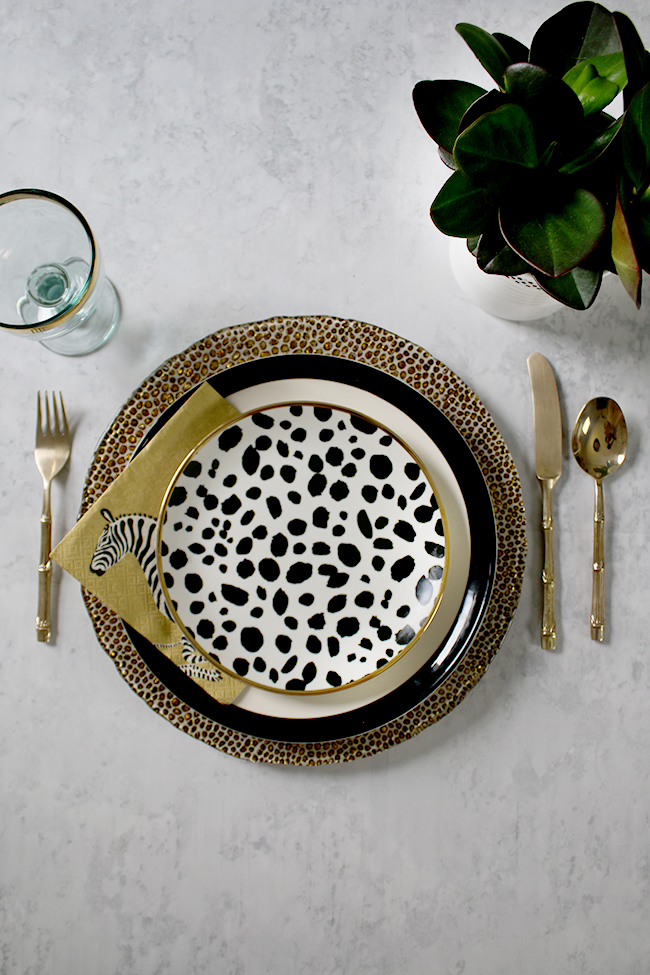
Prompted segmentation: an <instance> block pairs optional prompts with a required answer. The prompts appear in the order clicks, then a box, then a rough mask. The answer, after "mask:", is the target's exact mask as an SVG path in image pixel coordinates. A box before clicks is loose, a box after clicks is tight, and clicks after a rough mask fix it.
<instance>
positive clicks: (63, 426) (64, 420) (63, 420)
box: [59, 393, 70, 437]
mask: <svg viewBox="0 0 650 975" xmlns="http://www.w3.org/2000/svg"><path fill="white" fill-rule="evenodd" d="M59 399H60V401H61V430H62V432H63V433H64V434H65V435H66V437H67V436H68V434H69V433H70V429H69V427H68V418H67V416H66V413H65V404H64V402H63V396H62V394H61V393H59Z"/></svg>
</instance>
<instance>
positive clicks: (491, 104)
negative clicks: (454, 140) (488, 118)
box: [458, 88, 508, 135]
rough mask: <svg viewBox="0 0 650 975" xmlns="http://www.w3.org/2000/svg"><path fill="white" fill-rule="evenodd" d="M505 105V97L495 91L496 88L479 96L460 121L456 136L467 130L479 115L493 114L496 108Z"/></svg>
mask: <svg viewBox="0 0 650 975" xmlns="http://www.w3.org/2000/svg"><path fill="white" fill-rule="evenodd" d="M507 104H508V99H507V98H506V96H505V95H504V94H503V92H502V91H497V89H496V88H493V89H492V91H488V92H486V93H485V95H481V97H480V98H477V99H476V101H475V102H472V104H471V105H470V106H469V108H468V109H467V111H466V112H465V114H464V115H463V117H462V119H461V120H460V125H459V126H458V134H459V135H460V133H461V132H464V131H465V129H468V128H469V127H470V125H471V124H472V122H475V121H476V120H477V118H480V117H481V115H487V113H488V112H494V111H495V110H496V109H497V108H501V106H502V105H507Z"/></svg>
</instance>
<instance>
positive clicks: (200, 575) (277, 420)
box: [158, 403, 449, 694]
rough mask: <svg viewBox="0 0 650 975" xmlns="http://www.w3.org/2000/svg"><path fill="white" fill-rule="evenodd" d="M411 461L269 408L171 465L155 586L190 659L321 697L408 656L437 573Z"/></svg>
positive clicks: (364, 427)
mask: <svg viewBox="0 0 650 975" xmlns="http://www.w3.org/2000/svg"><path fill="white" fill-rule="evenodd" d="M448 550H449V533H448V530H447V524H446V517H445V512H444V509H443V506H442V503H441V498H440V495H439V493H438V492H437V490H436V487H435V485H434V483H433V481H432V480H431V477H430V474H429V473H428V472H427V470H426V468H425V466H424V465H423V463H422V462H421V461H420V460H419V459H418V457H417V456H416V455H415V454H414V453H413V451H412V450H411V449H410V448H409V447H408V446H407V445H406V444H405V443H404V442H403V441H402V440H400V439H399V437H397V436H396V435H395V434H394V433H392V432H391V431H390V430H388V429H387V428H386V427H385V426H383V425H382V424H381V423H379V422H377V421H376V420H374V419H370V418H368V417H367V416H363V415H360V414H359V413H356V412H354V411H351V410H350V409H348V408H344V407H339V406H332V405H331V404H329V405H328V404H319V403H283V404H275V405H271V406H267V407H265V408H264V409H262V410H255V411H251V412H249V413H247V414H244V415H242V416H241V417H240V418H238V419H237V420H236V421H235V422H234V423H232V424H230V425H228V426H227V427H223V428H220V429H219V430H217V431H214V432H213V433H212V434H210V436H209V437H208V438H206V439H205V440H204V441H203V442H202V443H201V444H199V445H197V446H196V447H195V448H194V449H193V450H192V452H191V454H190V455H189V456H188V457H187V458H186V460H185V461H184V462H183V465H182V466H181V469H180V470H179V471H178V473H177V475H176V477H175V478H174V479H173V481H172V483H171V484H170V487H169V489H168V491H167V493H166V496H165V499H164V502H163V506H162V509H161V516H160V519H159V528H158V560H159V574H160V578H161V580H162V583H163V591H164V595H165V598H166V601H167V604H168V606H169V608H170V610H171V612H172V615H173V616H174V618H175V619H176V621H177V622H178V624H179V625H180V627H181V629H182V630H183V631H184V633H185V634H186V636H187V637H188V639H189V640H190V641H191V642H192V643H193V644H194V646H196V648H197V649H198V650H200V651H201V652H202V653H204V654H206V655H207V656H208V657H209V658H210V659H212V660H213V661H215V662H216V663H217V664H218V665H219V667H220V668H221V669H223V670H224V671H225V672H227V673H230V674H232V675H233V676H234V677H237V678H238V679H240V680H243V681H244V682H245V683H248V684H252V685H254V686H256V687H258V688H262V689H264V690H267V691H268V690H270V691H280V692H284V693H289V694H323V693H327V692H330V693H331V692H334V691H340V690H344V689H345V688H347V687H352V686H355V685H357V684H359V683H360V682H363V681H367V680H368V679H369V678H371V677H374V676H376V675H378V674H379V673H381V672H382V671H384V670H385V669H386V668H388V667H390V666H391V665H392V664H394V663H395V662H396V661H397V660H399V659H400V658H401V657H403V655H404V654H405V653H406V652H407V651H408V650H409V649H410V647H412V646H413V644H414V643H415V642H416V641H417V640H418V639H419V637H420V636H421V635H422V634H423V632H424V631H425V630H426V629H427V627H428V626H429V624H430V623H431V621H432V619H433V616H434V614H435V613H436V610H437V608H438V606H439V604H440V600H441V596H442V593H443V590H444V585H445V581H446V576H447V569H448V564H449V553H448Z"/></svg>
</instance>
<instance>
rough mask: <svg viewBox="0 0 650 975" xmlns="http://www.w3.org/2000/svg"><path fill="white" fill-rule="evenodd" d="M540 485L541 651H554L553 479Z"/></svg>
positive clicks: (548, 478) (549, 478) (541, 481)
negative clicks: (542, 545) (542, 544)
mask: <svg viewBox="0 0 650 975" xmlns="http://www.w3.org/2000/svg"><path fill="white" fill-rule="evenodd" d="M539 481H540V484H541V485H542V529H543V532H544V565H543V567H542V584H543V589H542V637H541V646H542V650H554V649H555V560H554V558H553V485H554V484H555V478H551V477H541V478H539Z"/></svg>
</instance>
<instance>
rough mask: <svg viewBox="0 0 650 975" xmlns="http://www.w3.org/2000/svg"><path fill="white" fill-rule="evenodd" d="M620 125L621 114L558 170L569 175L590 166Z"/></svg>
mask: <svg viewBox="0 0 650 975" xmlns="http://www.w3.org/2000/svg"><path fill="white" fill-rule="evenodd" d="M622 125H623V116H621V118H619V119H616V121H615V122H612V124H611V125H610V126H609V127H608V128H607V129H605V131H604V132H601V133H600V134H599V135H597V136H596V138H595V139H594V140H593V142H592V143H591V144H590V145H588V146H587V148H586V149H583V150H582V152H580V153H579V154H578V155H577V156H575V158H574V159H570V160H569V162H567V163H565V164H564V165H563V166H561V167H560V170H559V172H561V173H566V174H567V175H570V174H571V173H579V172H580V170H581V169H585V167H587V166H590V165H591V164H592V163H593V162H595V161H596V159H598V157H599V156H601V155H602V154H603V152H604V151H605V149H606V148H607V146H608V145H609V144H610V142H611V141H612V139H614V137H615V136H616V135H617V134H618V133H619V132H620V130H621V126H622Z"/></svg>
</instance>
